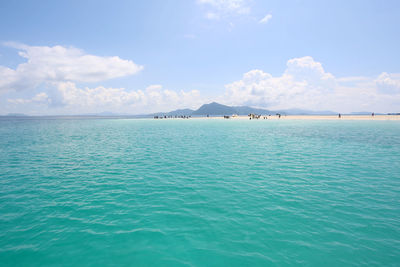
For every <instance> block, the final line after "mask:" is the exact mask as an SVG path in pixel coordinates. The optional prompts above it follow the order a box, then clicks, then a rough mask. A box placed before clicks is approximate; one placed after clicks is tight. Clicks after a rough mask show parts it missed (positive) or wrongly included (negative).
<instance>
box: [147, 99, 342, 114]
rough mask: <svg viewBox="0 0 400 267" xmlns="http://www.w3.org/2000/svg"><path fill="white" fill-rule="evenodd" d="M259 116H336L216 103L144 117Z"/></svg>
mask: <svg viewBox="0 0 400 267" xmlns="http://www.w3.org/2000/svg"><path fill="white" fill-rule="evenodd" d="M251 113H253V114H260V115H275V114H277V113H280V114H287V115H336V114H337V112H333V111H329V110H324V111H312V110H304V109H285V110H268V109H261V108H253V107H248V106H227V105H222V104H219V103H216V102H212V103H210V104H204V105H202V106H201V107H200V108H199V109H197V110H191V109H178V110H174V111H170V112H157V113H153V114H148V115H146V116H183V115H186V116H192V115H194V116H206V115H211V116H217V115H220V116H221V115H232V114H237V115H248V114H251Z"/></svg>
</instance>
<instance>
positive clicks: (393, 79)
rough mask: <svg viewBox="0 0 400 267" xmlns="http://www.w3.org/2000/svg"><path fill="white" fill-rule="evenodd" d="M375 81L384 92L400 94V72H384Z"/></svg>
mask: <svg viewBox="0 0 400 267" xmlns="http://www.w3.org/2000/svg"><path fill="white" fill-rule="evenodd" d="M375 82H376V84H377V85H378V87H379V89H380V90H381V92H382V93H385V94H396V93H397V94H400V74H393V73H392V74H389V73H386V72H383V73H382V74H381V75H379V77H378V78H377V79H376V80H375Z"/></svg>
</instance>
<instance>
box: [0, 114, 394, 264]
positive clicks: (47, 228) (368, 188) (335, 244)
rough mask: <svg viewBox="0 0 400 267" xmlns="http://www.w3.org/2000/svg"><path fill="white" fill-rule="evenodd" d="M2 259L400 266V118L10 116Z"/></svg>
mask: <svg viewBox="0 0 400 267" xmlns="http://www.w3.org/2000/svg"><path fill="white" fill-rule="evenodd" d="M0 266H400V122H399V121H373V120H370V121H346V120H343V121H342V120H290V119H288V118H285V119H282V120H222V119H163V120H154V119H126V118H85V117H82V118H81V117H15V118H10V117H2V118H0Z"/></svg>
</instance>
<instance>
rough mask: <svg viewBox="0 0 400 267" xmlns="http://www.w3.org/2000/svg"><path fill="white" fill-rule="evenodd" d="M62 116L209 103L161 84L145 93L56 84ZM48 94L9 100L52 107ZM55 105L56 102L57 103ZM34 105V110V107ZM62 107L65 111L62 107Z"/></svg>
mask: <svg viewBox="0 0 400 267" xmlns="http://www.w3.org/2000/svg"><path fill="white" fill-rule="evenodd" d="M56 86H57V93H58V96H59V101H61V104H62V105H59V106H58V108H59V109H58V110H59V111H60V112H62V114H81V113H92V112H103V111H105V110H107V111H113V112H116V113H128V114H145V113H151V112H159V111H170V110H173V109H177V108H197V107H199V106H200V105H201V104H203V103H204V101H206V100H205V99H204V98H202V97H201V96H200V92H199V91H197V90H191V91H179V92H177V91H173V90H168V89H163V88H162V86H161V85H151V86H148V87H147V88H146V89H145V90H132V91H128V90H126V89H125V88H107V87H103V86H98V87H95V88H89V87H86V88H79V87H78V86H77V85H76V84H75V83H73V82H60V83H57V84H56ZM52 101H53V99H50V98H49V97H48V95H47V94H46V93H39V94H37V95H36V96H34V97H33V98H31V99H23V98H16V99H8V102H9V103H12V104H14V105H21V104H24V105H25V106H26V105H28V104H31V105H33V106H35V105H37V104H48V105H50V104H52ZM53 102H54V101H53ZM33 106H32V107H33ZM60 107H61V108H60Z"/></svg>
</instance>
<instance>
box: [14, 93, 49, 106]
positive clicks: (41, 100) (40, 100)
mask: <svg viewBox="0 0 400 267" xmlns="http://www.w3.org/2000/svg"><path fill="white" fill-rule="evenodd" d="M7 101H8V102H9V103H12V104H29V103H35V104H50V103H51V102H52V101H51V99H50V98H49V96H48V95H47V94H46V93H44V92H42V93H39V94H37V95H35V96H34V97H32V98H31V99H24V98H15V99H7Z"/></svg>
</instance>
